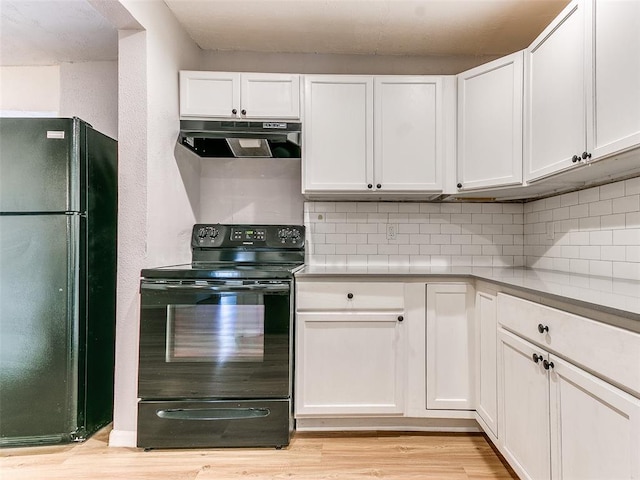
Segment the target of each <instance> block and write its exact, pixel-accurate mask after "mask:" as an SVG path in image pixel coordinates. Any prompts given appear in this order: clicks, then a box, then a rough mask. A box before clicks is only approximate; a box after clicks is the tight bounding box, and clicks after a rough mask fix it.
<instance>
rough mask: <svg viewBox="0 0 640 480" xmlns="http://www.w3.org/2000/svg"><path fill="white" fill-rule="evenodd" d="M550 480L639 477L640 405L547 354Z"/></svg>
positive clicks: (630, 397)
mask: <svg viewBox="0 0 640 480" xmlns="http://www.w3.org/2000/svg"><path fill="white" fill-rule="evenodd" d="M550 360H551V362H553V368H552V369H551V370H550V372H551V373H550V385H551V402H550V405H551V464H552V468H553V475H552V476H553V478H554V480H561V479H578V478H579V479H583V478H584V479H586V478H594V479H596V478H611V479H613V478H615V479H618V480H622V479H635V478H640V455H638V452H640V400H639V399H637V398H635V397H632V396H631V395H628V394H626V393H624V392H622V391H621V390H618V389H617V388H615V387H613V386H611V385H609V384H608V383H606V382H603V381H602V380H600V379H598V378H596V377H594V376H593V375H590V374H588V373H587V372H585V371H584V370H581V369H579V368H577V367H575V366H574V365H571V364H570V363H567V362H565V361H563V360H561V359H559V358H557V357H555V356H554V355H550Z"/></svg>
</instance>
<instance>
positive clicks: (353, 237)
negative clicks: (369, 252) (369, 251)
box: [343, 233, 367, 244]
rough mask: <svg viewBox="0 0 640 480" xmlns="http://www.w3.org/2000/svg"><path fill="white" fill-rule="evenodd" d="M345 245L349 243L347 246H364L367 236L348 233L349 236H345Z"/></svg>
mask: <svg viewBox="0 0 640 480" xmlns="http://www.w3.org/2000/svg"><path fill="white" fill-rule="evenodd" d="M343 243H344V242H343ZM346 243H349V244H366V243H367V234H366V233H350V234H348V235H347V241H346Z"/></svg>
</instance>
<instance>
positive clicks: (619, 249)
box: [600, 245, 627, 262]
mask: <svg viewBox="0 0 640 480" xmlns="http://www.w3.org/2000/svg"><path fill="white" fill-rule="evenodd" d="M600 256H601V258H602V260H610V261H615V262H624V261H625V260H626V259H627V247H625V246H624V245H618V246H613V245H605V246H603V247H602V248H601V249H600Z"/></svg>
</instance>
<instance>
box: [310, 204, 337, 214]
mask: <svg viewBox="0 0 640 480" xmlns="http://www.w3.org/2000/svg"><path fill="white" fill-rule="evenodd" d="M335 211H336V204H335V203H334V202H315V209H314V212H335Z"/></svg>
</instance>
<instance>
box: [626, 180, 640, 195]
mask: <svg viewBox="0 0 640 480" xmlns="http://www.w3.org/2000/svg"><path fill="white" fill-rule="evenodd" d="M624 189H625V194H626V195H638V194H640V177H635V178H630V179H629V180H625V181H624Z"/></svg>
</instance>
